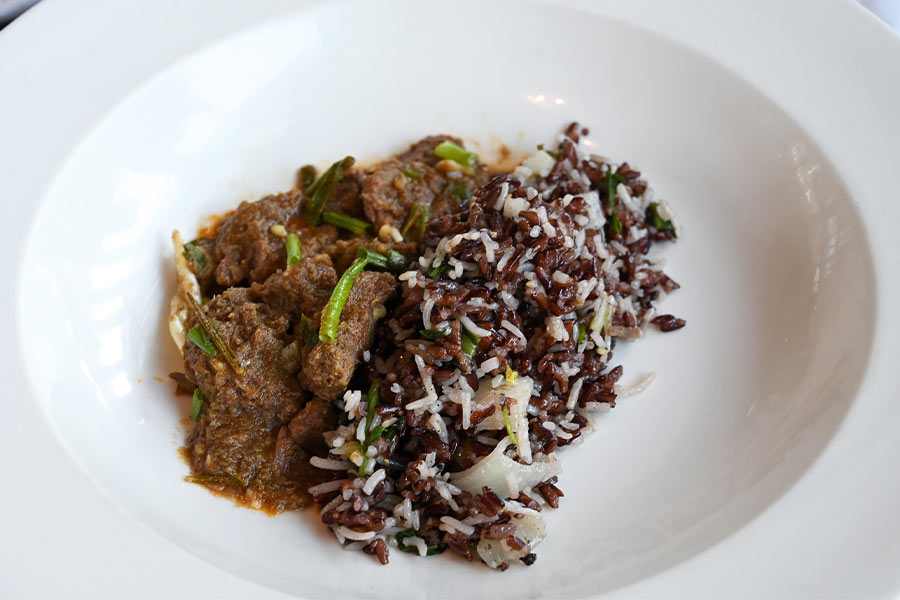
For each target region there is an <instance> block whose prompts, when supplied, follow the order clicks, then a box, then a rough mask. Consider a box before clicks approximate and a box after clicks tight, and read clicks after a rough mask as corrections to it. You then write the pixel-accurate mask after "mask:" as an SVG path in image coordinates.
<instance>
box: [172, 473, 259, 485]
mask: <svg viewBox="0 0 900 600" xmlns="http://www.w3.org/2000/svg"><path fill="white" fill-rule="evenodd" d="M184 480H185V481H187V482H188V483H199V484H200V485H221V486H224V487H244V482H243V481H241V480H240V479H238V478H237V477H235V476H234V475H230V474H225V475H188V476H187V477H185V478H184Z"/></svg>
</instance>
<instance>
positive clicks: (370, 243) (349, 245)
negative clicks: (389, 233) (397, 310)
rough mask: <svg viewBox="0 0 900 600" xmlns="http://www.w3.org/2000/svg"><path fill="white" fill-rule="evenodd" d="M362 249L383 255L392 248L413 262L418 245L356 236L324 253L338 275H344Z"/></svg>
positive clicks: (338, 241)
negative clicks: (329, 258)
mask: <svg viewBox="0 0 900 600" xmlns="http://www.w3.org/2000/svg"><path fill="white" fill-rule="evenodd" d="M361 247H365V248H369V249H370V250H374V251H375V252H380V253H382V254H384V253H385V251H386V250H387V249H388V248H390V249H393V250H396V251H397V252H399V253H400V254H402V255H403V256H406V257H407V258H409V260H410V261H412V260H413V259H414V258H415V253H416V244H415V243H414V242H394V241H390V242H387V243H385V242H382V241H381V240H379V239H372V238H369V237H364V236H355V237H352V238H349V239H346V240H337V241H336V242H334V243H333V244H332V245H330V246H328V247H327V248H325V249H324V250H323V251H324V252H325V253H326V254H328V256H330V257H331V261H332V263H333V264H334V269H335V271H337V272H338V273H343V272H344V271H346V270H347V267H349V266H350V263H352V262H353V260H354V259H355V258H356V253H357V251H359V249H360V248H361Z"/></svg>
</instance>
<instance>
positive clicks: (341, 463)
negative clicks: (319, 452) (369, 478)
mask: <svg viewBox="0 0 900 600" xmlns="http://www.w3.org/2000/svg"><path fill="white" fill-rule="evenodd" d="M309 464H311V465H312V466H314V467H316V468H319V469H325V470H327V471H346V470H347V469H349V468H351V467H352V466H353V465H351V464H350V462H349V461H346V460H343V459H337V458H322V457H320V456H313V457H310V459H309Z"/></svg>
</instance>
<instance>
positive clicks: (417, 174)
mask: <svg viewBox="0 0 900 600" xmlns="http://www.w3.org/2000/svg"><path fill="white" fill-rule="evenodd" d="M400 170H401V171H403V174H404V175H406V176H407V177H409V178H410V179H415V180H416V181H421V180H422V172H421V171H416V170H415V169H413V168H412V167H403V168H402V169H400Z"/></svg>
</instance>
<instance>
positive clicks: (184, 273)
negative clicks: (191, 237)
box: [169, 229, 200, 354]
mask: <svg viewBox="0 0 900 600" xmlns="http://www.w3.org/2000/svg"><path fill="white" fill-rule="evenodd" d="M172 245H173V246H174V247H175V274H176V276H177V282H178V287H177V288H176V289H175V295H174V296H172V300H171V302H169V335H171V336H172V339H173V340H174V341H175V345H176V346H178V351H179V352H181V353H182V354H184V351H183V350H182V348H184V340H185V336H186V335H187V331H186V329H185V326H184V324H185V323H187V319H188V314H189V310H190V309H189V307H188V304H187V302H186V301H185V299H184V298H183V296H182V294H184V293H188V294H190V295H191V296H193V297H194V298H196V299H197V300H198V301H199V300H200V284H199V283H197V277H196V276H195V275H194V272H193V271H191V268H190V267H189V266H188V261H187V259H186V258H185V257H184V240H183V239H182V238H181V233H180V232H179V231H178V230H177V229H176V230H175V231H173V232H172Z"/></svg>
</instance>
